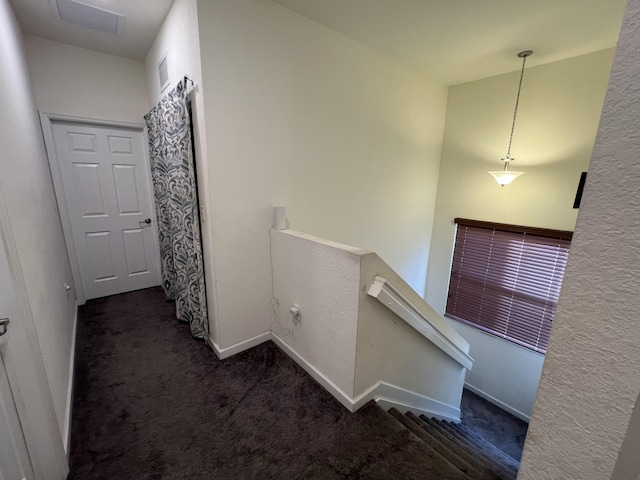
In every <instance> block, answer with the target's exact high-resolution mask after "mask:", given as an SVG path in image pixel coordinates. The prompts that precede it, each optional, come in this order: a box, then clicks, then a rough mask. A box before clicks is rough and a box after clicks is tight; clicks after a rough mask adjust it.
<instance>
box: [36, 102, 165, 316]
mask: <svg viewBox="0 0 640 480" xmlns="http://www.w3.org/2000/svg"><path fill="white" fill-rule="evenodd" d="M39 113H40V123H41V125H42V134H43V136H44V144H45V148H46V151H47V159H48V160H49V169H50V170H51V178H52V180H53V188H54V192H55V195H56V201H57V202H58V213H59V215H60V220H61V222H62V233H63V234H64V241H65V244H66V246H67V253H68V254H69V262H70V263H71V274H72V276H73V283H74V285H75V287H76V296H77V297H78V305H84V304H85V303H86V301H87V296H86V294H85V291H84V284H83V282H82V276H81V274H80V262H79V261H78V257H77V255H76V249H75V242H74V240H73V231H72V229H71V219H70V218H69V212H68V211H67V207H66V206H67V201H66V197H65V190H64V184H63V182H62V172H61V171H60V163H59V160H58V154H57V152H56V147H55V145H56V143H55V140H54V136H53V124H54V123H75V124H80V125H86V126H91V127H107V128H122V129H126V130H133V131H136V132H140V133H141V134H142V136H143V143H144V142H146V143H145V145H147V144H148V142H149V138H148V136H147V129H146V126H145V125H144V124H141V123H128V122H118V121H114V120H104V119H97V118H86V117H76V116H72V115H60V114H57V113H47V112H39ZM143 147H144V145H143ZM142 155H143V157H144V162H145V167H146V169H147V171H149V169H150V160H149V150H148V148H142ZM148 179H149V188H148V198H147V199H148V201H149V202H150V203H149V205H150V209H151V214H152V216H153V217H154V218H155V217H157V215H156V210H155V201H154V199H153V185H152V184H151V177H150V176H148ZM152 224H153V228H157V227H156V225H155V222H153V223H152ZM153 238H154V242H155V243H156V251H158V252H159V251H160V248H159V246H158V239H157V238H158V235H157V232H156V235H154V236H153ZM156 262H157V265H156V266H157V267H158V272H160V271H161V270H160V256H159V255H158V258H157V259H156Z"/></svg>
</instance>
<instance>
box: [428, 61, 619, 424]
mask: <svg viewBox="0 0 640 480" xmlns="http://www.w3.org/2000/svg"><path fill="white" fill-rule="evenodd" d="M514 53H515V52H514ZM534 55H535V53H534ZM516 60H517V58H516V57H515V55H514V66H515V65H517V62H516ZM612 61H613V50H604V51H601V52H596V53H593V54H589V55H583V56H580V57H575V58H570V59H567V60H563V61H559V62H555V63H551V64H547V65H540V66H537V67H532V68H528V69H527V71H526V74H525V77H524V83H523V86H522V96H521V98H520V107H519V110H518V122H517V124H516V130H515V136H514V140H513V149H512V152H513V155H514V156H515V158H516V162H515V163H514V164H513V165H512V167H513V168H514V169H515V170H522V171H524V172H526V173H525V175H523V176H521V177H519V178H518V179H517V180H516V181H515V182H514V183H513V184H511V185H508V186H506V187H500V186H499V185H498V184H497V183H496V182H495V181H494V180H493V179H492V178H491V177H490V176H489V174H488V173H487V171H488V170H498V169H500V168H501V163H500V158H501V157H503V156H504V154H505V153H506V150H505V149H506V148H507V141H508V135H509V130H510V127H511V120H512V118H513V105H514V101H515V95H516V91H517V87H518V77H519V72H512V73H509V74H506V75H499V76H496V77H491V78H486V79H484V80H479V81H477V82H471V83H466V84H463V85H457V86H454V87H451V89H450V92H449V103H448V105H447V121H446V126H445V134H444V141H443V146H442V163H441V165H440V179H439V182H438V196H437V200H436V210H435V218H434V223H433V237H432V240H431V253H430V255H429V271H428V277H427V289H426V292H425V298H426V299H427V302H429V304H431V305H432V306H433V307H434V308H435V310H436V311H437V312H440V313H442V312H444V308H445V304H446V299H447V289H448V285H449V270H450V267H451V256H452V249H453V238H454V232H455V225H454V223H453V219H454V218H455V217H463V218H472V219H476V220H485V221H493V222H501V223H513V224H516V225H531V226H536V227H546V228H556V229H562V230H573V227H574V225H575V219H576V216H577V210H574V209H573V200H574V196H575V192H576V188H577V186H578V180H579V178H580V172H582V171H584V170H586V169H587V168H588V166H589V160H590V158H591V150H592V148H593V142H594V140H595V135H596V130H597V128H598V119H599V118H600V112H601V110H602V102H603V101H604V95H605V92H606V86H607V79H608V77H609V71H610V68H611V62H612ZM463 329H464V327H461V328H460V331H461V332H462V331H463ZM466 330H467V331H468V330H469V329H466ZM465 334H466V332H465ZM471 336H472V337H473V338H471ZM471 336H470V340H473V341H472V342H471V356H472V357H474V359H475V360H476V363H475V365H474V367H473V370H472V371H471V372H470V374H469V375H468V376H467V382H468V383H469V384H470V385H472V386H473V387H474V388H476V389H477V391H478V392H482V394H483V395H484V396H486V397H492V398H494V399H497V401H498V402H501V403H502V405H503V406H505V407H506V408H508V409H509V410H510V411H512V412H513V413H517V414H518V415H519V416H521V417H523V418H527V416H530V415H531V408H532V405H533V401H534V398H535V392H536V387H537V384H538V378H539V373H540V369H541V365H542V362H543V359H544V357H543V356H542V355H540V354H538V353H535V352H532V351H531V350H527V349H525V348H524V347H519V346H515V345H512V344H510V345H505V343H506V342H505V341H504V340H501V339H499V338H496V337H493V336H489V335H487V334H484V333H480V332H473V333H472V334H471ZM496 356H498V357H499V358H500V360H499V362H496ZM514 378H515V379H517V382H516V383H514V382H513V381H512V379H514ZM518 412H519V413H518Z"/></svg>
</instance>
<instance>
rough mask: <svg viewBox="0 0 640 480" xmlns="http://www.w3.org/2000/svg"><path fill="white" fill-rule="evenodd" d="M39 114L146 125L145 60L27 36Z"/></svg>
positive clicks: (26, 43)
mask: <svg viewBox="0 0 640 480" xmlns="http://www.w3.org/2000/svg"><path fill="white" fill-rule="evenodd" d="M24 42H25V49H26V52H27V61H28V64H29V70H30V73H31V81H32V84H33V91H34V95H35V101H36V106H37V108H38V110H40V111H41V112H46V113H58V114H63V115H73V116H79V117H86V118H95V119H103V120H115V121H120V122H129V123H142V122H143V118H142V117H143V115H144V114H145V113H147V111H148V110H149V109H148V105H149V99H148V94H147V88H146V85H145V75H144V67H143V64H142V63H141V62H138V61H135V60H130V59H128V58H122V57H116V56H115V55H108V54H106V53H99V52H95V51H93V50H87V49H86V48H79V47H74V46H72V45H67V44H64V43H59V42H54V41H52V40H47V39H44V38H40V37H34V36H31V35H25V36H24Z"/></svg>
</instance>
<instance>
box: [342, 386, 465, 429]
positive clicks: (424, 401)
mask: <svg viewBox="0 0 640 480" xmlns="http://www.w3.org/2000/svg"><path fill="white" fill-rule="evenodd" d="M372 399H373V400H375V401H376V402H377V403H378V405H380V406H381V407H382V408H384V409H385V410H389V409H390V408H395V409H397V410H399V411H400V412H401V413H406V412H413V413H414V414H415V415H418V416H419V415H426V416H428V417H430V418H431V417H435V418H437V419H438V420H446V421H448V422H455V423H460V409H459V408H457V407H454V406H451V405H447V404H446V403H443V402H440V401H439V400H435V399H433V398H431V397H427V396H426V395H421V394H419V393H416V392H412V391H410V390H407V389H405V388H402V387H398V386H397V385H392V384H390V383H387V382H377V383H376V384H374V385H373V386H372V387H370V388H369V389H367V390H366V391H365V392H364V393H362V394H361V395H359V396H358V397H357V398H356V400H355V402H354V403H355V405H356V410H357V409H358V408H360V407H361V406H362V405H364V404H365V403H367V402H368V401H369V400H372Z"/></svg>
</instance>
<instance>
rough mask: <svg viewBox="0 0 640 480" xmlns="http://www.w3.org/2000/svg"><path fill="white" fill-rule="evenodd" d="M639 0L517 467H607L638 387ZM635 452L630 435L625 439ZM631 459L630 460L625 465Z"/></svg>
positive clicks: (558, 470)
mask: <svg viewBox="0 0 640 480" xmlns="http://www.w3.org/2000/svg"><path fill="white" fill-rule="evenodd" d="M639 23H640V0H630V1H629V4H628V7H627V12H626V14H625V19H624V21H623V25H622V32H621V35H620V40H619V44H618V50H617V53H616V58H615V62H614V65H613V70H612V73H611V80H610V83H609V89H608V92H607V98H606V101H605V105H604V110H603V112H602V119H601V122H600V127H599V130H598V136H597V139H596V145H595V148H594V151H593V159H592V161H591V166H590V168H589V177H588V179H587V185H586V189H585V196H584V198H583V204H582V207H581V209H580V214H579V217H578V222H577V225H576V230H575V235H574V238H573V243H572V247H571V253H570V256H569V265H568V268H567V271H566V274H565V280H564V285H563V287H562V292H561V294H560V304H559V307H558V312H557V314H556V317H555V325H554V329H553V333H552V336H551V345H550V347H549V350H548V351H547V356H546V357H547V358H546V360H545V364H544V368H543V372H542V378H541V381H540V388H539V391H538V397H537V398H536V404H535V407H534V414H533V418H532V421H531V425H530V429H529V433H528V436H527V442H526V444H525V449H524V456H523V461H522V466H521V469H520V475H519V477H518V478H520V479H522V480H529V479H541V478H544V479H548V480H551V479H558V480H560V479H562V480H573V479H576V480H577V479H580V480H591V479H594V480H595V479H609V478H615V479H616V480H617V479H621V478H625V479H636V478H638V471H637V465H636V468H635V472H633V475H631V474H629V475H628V476H618V475H617V474H618V473H622V472H623V469H620V470H619V471H618V472H616V476H614V477H612V473H613V472H614V469H615V465H616V461H617V459H618V458H621V459H623V460H625V459H626V460H628V458H626V457H625V455H624V451H623V456H622V457H619V454H620V452H621V446H622V444H623V439H624V437H625V432H626V431H627V426H628V425H629V427H630V428H638V424H637V422H632V423H631V424H630V420H631V419H632V413H633V411H634V408H637V407H636V401H637V399H638V393H639V392H640V376H639V375H638V365H640V322H639V321H638V311H639V310H640V296H639V295H638V292H639V291H640V276H639V275H638V271H639V270H640V241H639V239H640V223H639V222H638V218H640V203H639V202H638V185H639V184H640V142H638V131H639V129H640V37H638V24H639ZM633 450H634V452H633V456H634V457H635V458H636V459H637V456H638V445H637V444H636V445H635V446H634V448H633ZM627 466H630V465H627Z"/></svg>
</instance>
